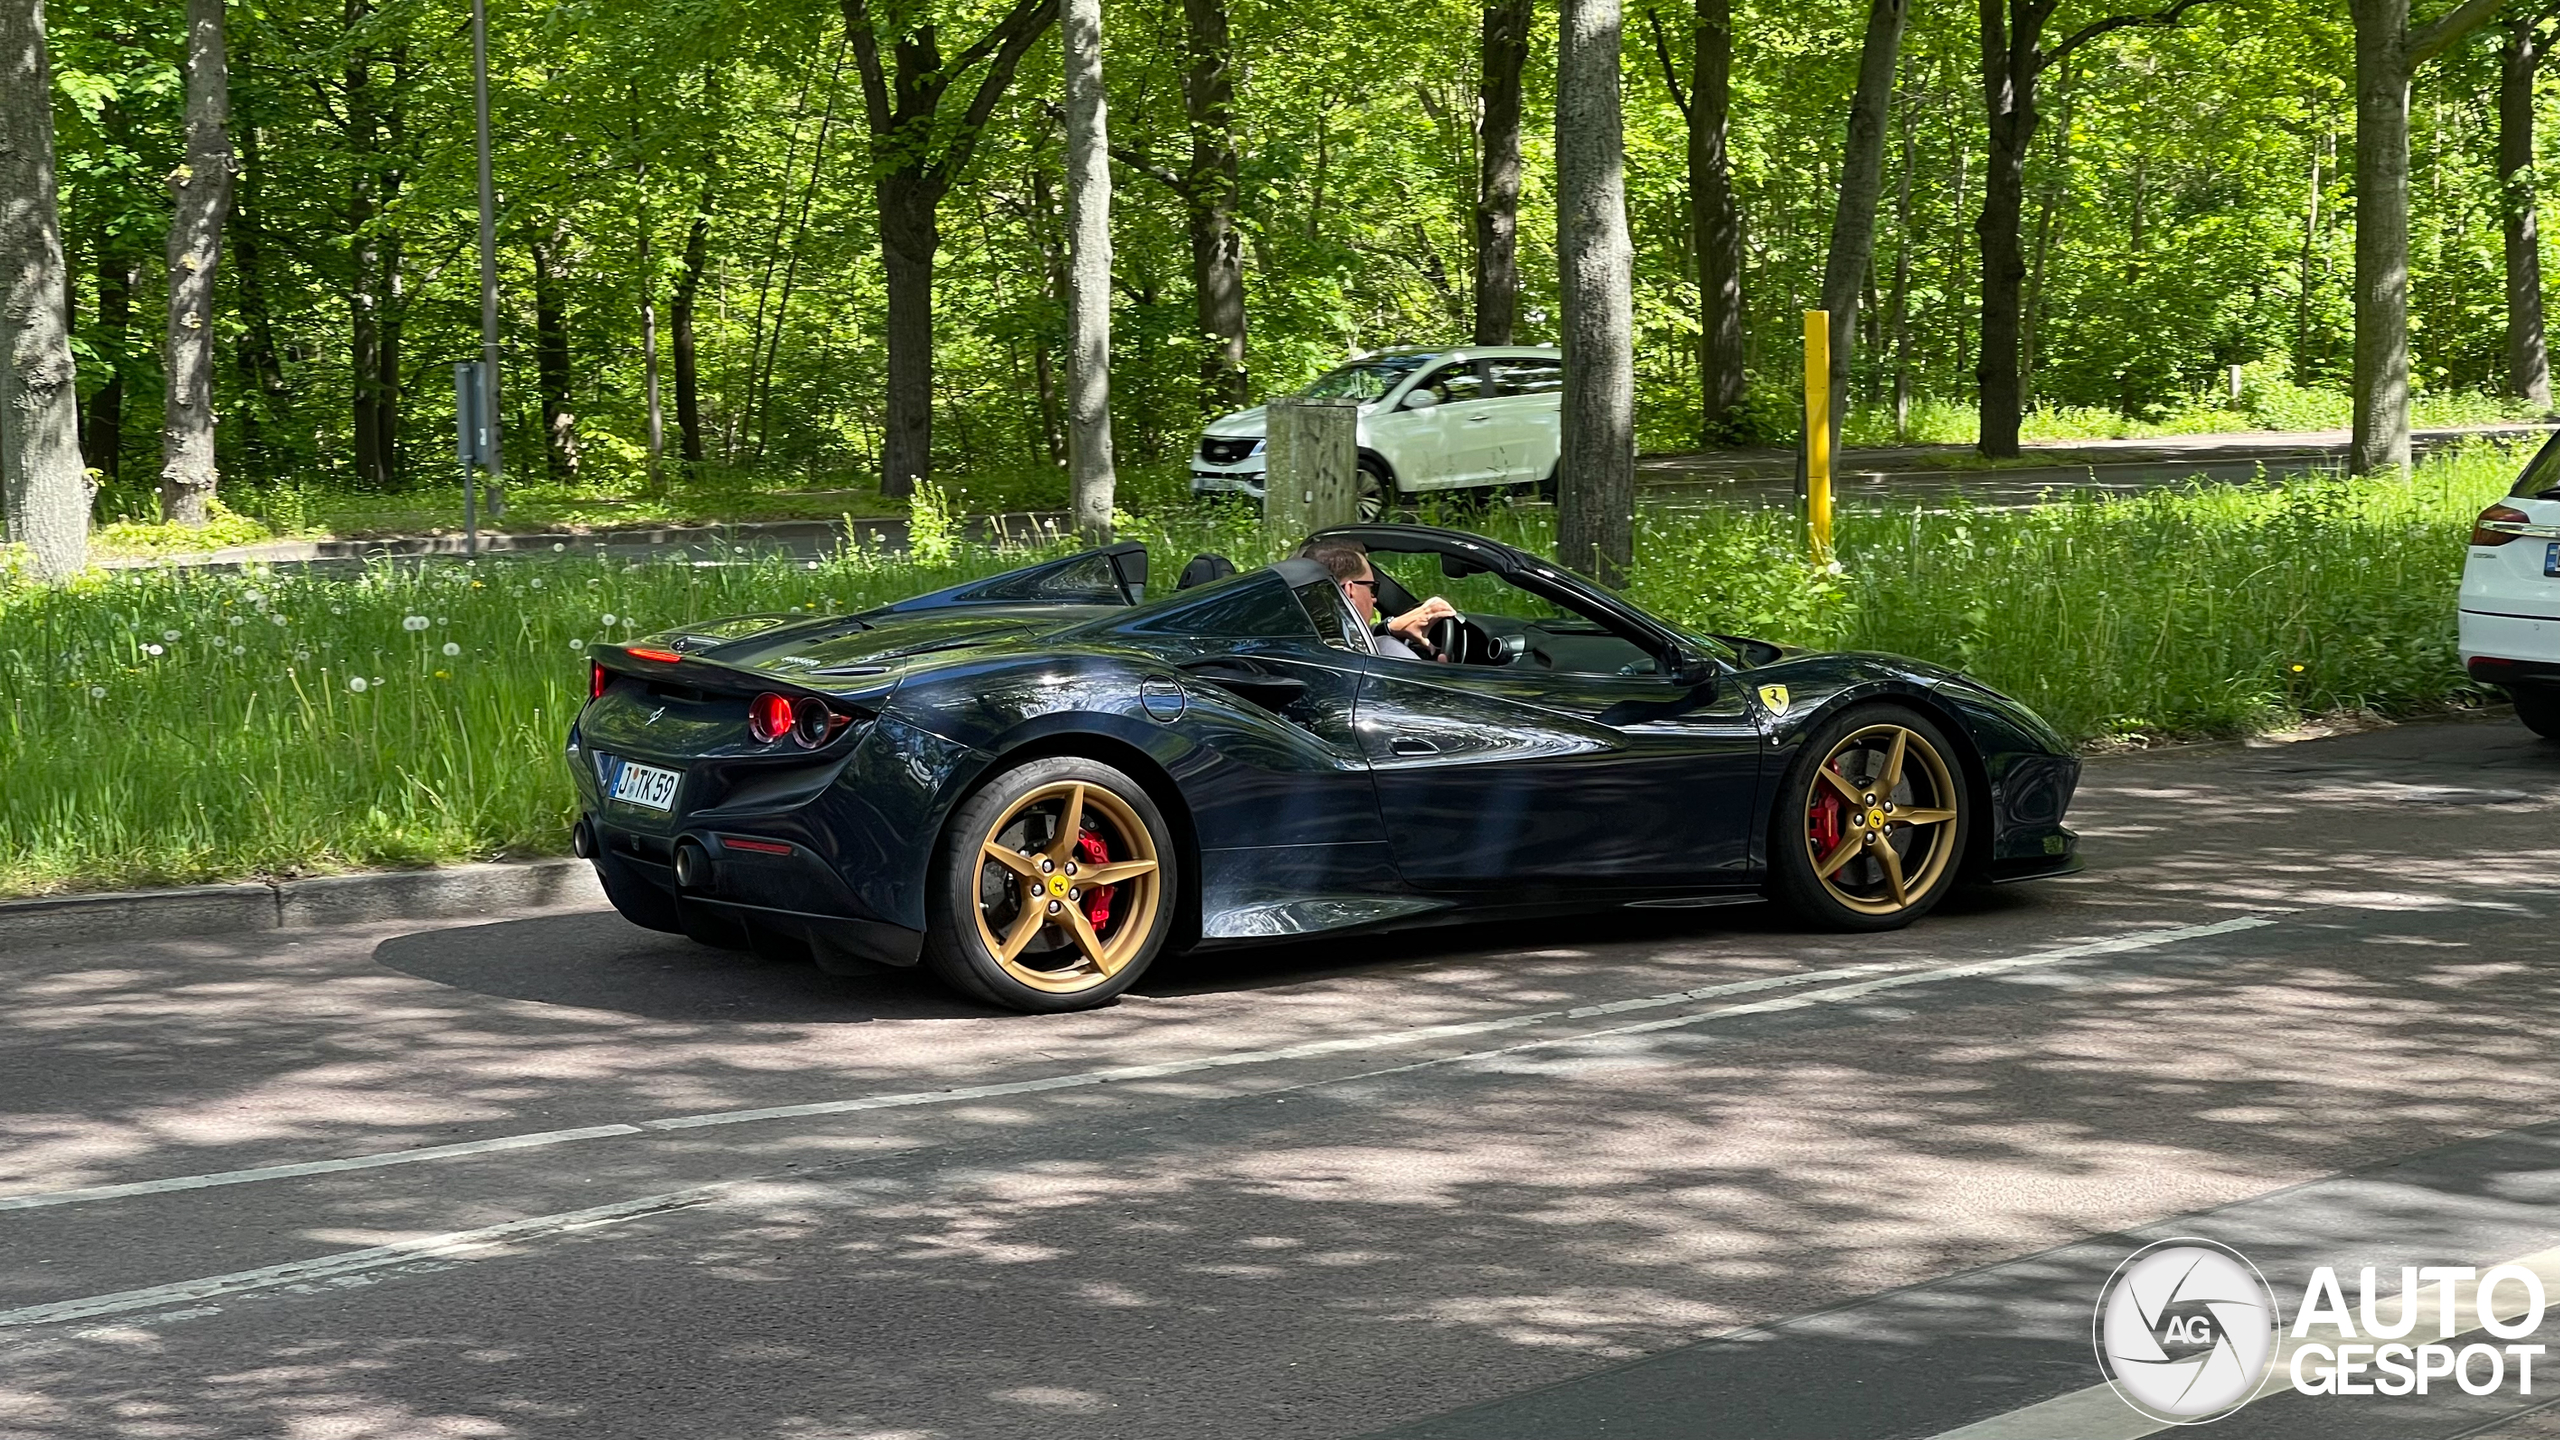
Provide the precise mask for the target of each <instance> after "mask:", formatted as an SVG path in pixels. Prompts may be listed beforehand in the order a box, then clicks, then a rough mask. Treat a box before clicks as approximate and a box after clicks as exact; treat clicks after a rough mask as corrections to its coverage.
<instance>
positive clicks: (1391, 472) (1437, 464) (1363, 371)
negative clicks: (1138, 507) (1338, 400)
mask: <svg viewBox="0 0 2560 1440" xmlns="http://www.w3.org/2000/svg"><path fill="white" fill-rule="evenodd" d="M1563 391H1564V356H1563V355H1562V354H1560V353H1558V352H1557V351H1556V350H1555V349H1554V348H1553V347H1551V346H1540V345H1494V346H1483V345H1478V346H1468V347H1464V348H1445V347H1424V346H1398V347H1395V348H1393V349H1389V350H1381V351H1379V352H1377V353H1376V354H1374V355H1366V356H1363V357H1361V358H1360V359H1357V360H1354V361H1352V362H1351V363H1350V364H1348V365H1344V366H1342V367H1340V368H1338V369H1334V370H1330V371H1327V372H1326V373H1325V374H1324V375H1322V376H1320V377H1318V378H1317V380H1316V382H1315V383H1314V384H1312V385H1309V386H1308V387H1307V388H1306V389H1304V390H1302V391H1300V392H1299V394H1300V395H1302V396H1305V397H1308V398H1311V399H1322V398H1328V397H1348V398H1351V399H1356V400H1358V401H1359V402H1360V421H1359V439H1360V515H1361V518H1362V519H1369V520H1374V519H1376V518H1377V517H1378V516H1379V515H1381V514H1383V513H1384V512H1385V510H1386V508H1387V507H1388V506H1389V505H1391V504H1397V503H1403V502H1406V501H1410V500H1411V499H1412V498H1413V497H1414V496H1417V495H1421V494H1424V493H1426V492H1429V491H1434V490H1475V489H1485V488H1488V487H1494V486H1510V485H1526V486H1535V487H1538V489H1539V490H1540V492H1541V493H1543V494H1546V495H1548V496H1549V497H1552V496H1553V495H1554V491H1555V475H1556V457H1557V455H1558V453H1559V452H1560V448H1561V444H1562V418H1561V413H1560V410H1559V406H1560V405H1561V404H1562V400H1563ZM1263 427H1264V421H1263V407H1262V406H1259V405H1257V406H1255V407H1253V408H1252V409H1250V410H1239V411H1237V412H1236V413H1234V414H1233V415H1228V416H1224V417H1222V418H1220V419H1218V420H1215V421H1213V422H1211V423H1210V425H1209V428H1208V429H1207V430H1206V431H1204V432H1203V433H1202V434H1201V436H1200V448H1199V449H1198V450H1197V451H1196V452H1194V453H1193V455H1192V458H1191V493H1192V494H1194V495H1211V494H1218V493H1222V492H1224V493H1235V494H1243V495H1251V496H1253V497H1254V498H1256V499H1260V498H1261V496H1262V477H1263V471H1264V454H1263V434H1264V428H1263Z"/></svg>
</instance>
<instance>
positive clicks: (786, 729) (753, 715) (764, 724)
mask: <svg viewBox="0 0 2560 1440" xmlns="http://www.w3.org/2000/svg"><path fill="white" fill-rule="evenodd" d="M796 718H797V717H796V716H794V715H793V714H792V712H791V701H790V699H789V697H787V696H782V695H776V694H774V693H773V692H772V691H770V690H767V691H766V692H764V693H763V694H761V695H759V696H757V697H756V698H755V699H754V700H753V701H752V702H750V703H749V704H748V706H747V733H748V734H750V735H753V736H755V737H756V739H757V740H759V741H762V742H763V743H765V744H767V745H770V744H772V743H773V742H774V741H776V740H779V739H781V738H782V737H783V736H785V735H788V734H790V733H791V726H792V723H793V721H794V720H795V719H796Z"/></svg>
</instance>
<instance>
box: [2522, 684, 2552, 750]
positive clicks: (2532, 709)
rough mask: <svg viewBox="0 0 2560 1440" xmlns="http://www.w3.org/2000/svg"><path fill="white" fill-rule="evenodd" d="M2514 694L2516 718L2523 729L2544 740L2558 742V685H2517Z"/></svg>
mask: <svg viewBox="0 0 2560 1440" xmlns="http://www.w3.org/2000/svg"><path fill="white" fill-rule="evenodd" d="M2514 694H2515V701H2516V718H2517V719H2519V720H2521V721H2523V722H2524V728H2526V729H2527V730H2530V731H2532V732H2533V733H2534V734H2536V735H2539V736H2541V737H2542V738H2543V739H2545V740H2560V685H2553V686H2548V687H2543V686H2531V685H2519V686H2517V687H2516V689H2515V691H2514Z"/></svg>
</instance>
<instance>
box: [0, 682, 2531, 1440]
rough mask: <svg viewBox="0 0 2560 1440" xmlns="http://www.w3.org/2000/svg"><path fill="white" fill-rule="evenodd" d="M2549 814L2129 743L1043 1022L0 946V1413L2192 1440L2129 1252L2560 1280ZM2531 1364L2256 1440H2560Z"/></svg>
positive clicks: (2268, 1408) (536, 929)
mask: <svg viewBox="0 0 2560 1440" xmlns="http://www.w3.org/2000/svg"><path fill="white" fill-rule="evenodd" d="M2556 797H2560V745H2550V744H2545V743H2541V742H2536V741H2533V740H2532V739H2531V738H2530V737H2529V736H2528V735H2526V733H2525V732H2524V731H2522V730H2521V729H2520V728H2519V727H2517V726H2516V725H2515V724H2514V723H2513V722H2512V721H2494V720H2485V721H2470V722H2458V723H2443V724H2428V725H2411V726H2405V727H2401V728H2398V729H2393V730H2387V731H2381V732H2376V733H2371V734H2366V735H2359V736H2351V737H2346V738H2341V739H2333V740H2324V741H2317V742H2307V743H2301V744H2295V745H2290V746H2277V747H2268V748H2250V749H2242V748H2237V747H2233V748H2222V749H2200V750H2183V751H2169V752H2157V753H2152V754H2147V755H2138V756H2132V757H2125V758H2118V759H2108V760H2101V761H2097V762H2094V763H2093V765H2092V768H2091V772H2090V775H2089V779H2088V782H2087V785H2086V787H2085V789H2084V791H2083V797H2082V800H2081V802H2080V805H2079V806H2078V808H2077V810H2076V812H2075V813H2076V817H2077V821H2078V824H2079V825H2080V827H2081V828H2082V829H2083V831H2084V832H2085V834H2086V835H2087V837H2088V841H2087V852H2088V856H2089V859H2090V862H2091V869H2090V871H2089V872H2088V873H2087V874H2086V875H2083V876H2081V877H2077V878H2074V879H2070V880H2066V881H2060V882H2052V883H2047V884H2042V885H2035V886H2023V887H2017V888H2014V889H2010V890H2003V891H1996V892H1990V893H1987V894H1982V895H1975V896H1968V897H1965V898H1964V899H1963V900H1962V903H1960V904H1957V905H1954V906H1952V907H1950V908H1949V909H1948V910H1946V911H1944V912H1942V913H1941V914H1940V915H1938V916H1936V917H1933V918H1932V919H1930V920H1928V921H1926V922H1924V923H1923V924H1921V925H1920V926H1918V927H1916V928H1914V929H1912V930H1910V931H1907V932H1904V933H1902V934H1899V935H1895V936H1889V937H1883V938H1878V939H1849V938H1843V937H1838V936H1826V935H1808V934H1802V933H1798V932H1796V931H1794V930H1792V929H1790V928H1788V927H1787V926H1786V925H1785V924H1784V923H1782V921H1781V920H1780V919H1779V918H1778V917H1777V916H1775V915H1773V914H1770V913H1767V912H1765V911H1764V910H1763V909H1761V908H1759V907H1746V908H1737V909H1723V910H1710V911H1699V912H1688V913H1686V914H1677V913H1671V914H1666V913H1662V912H1652V913H1648V914H1641V915H1639V914H1634V913H1627V914H1620V915H1615V916H1610V917H1605V918H1602V919H1599V920H1594V921H1586V922H1576V923H1571V924H1564V923H1559V924H1553V925H1548V926H1544V927H1539V928H1535V929H1527V928H1521V927H1512V928H1510V929H1507V930H1504V931H1500V932H1487V931H1482V930H1474V931H1450V932H1442V933H1437V934H1432V935H1428V936H1423V937H1403V938H1391V939H1385V940H1376V941H1365V942H1338V943H1331V944H1321V945H1299V946H1292V947H1288V948H1280V949H1272V950H1266V951H1261V952H1257V953H1253V954H1250V955H1247V956H1241V957H1233V958H1227V959H1221V960H1215V961H1211V960H1207V959H1203V960H1199V961H1195V962H1186V963H1180V964H1175V965H1171V966H1168V967H1166V968H1165V969H1164V970H1162V971H1160V972H1159V973H1158V974H1157V975H1156V976H1154V977H1151V979H1150V980H1149V982H1148V983H1147V984H1146V985H1144V986H1143V987H1142V988H1141V990H1140V991H1139V992H1138V993H1136V994H1135V995H1133V996H1131V997H1130V998H1128V999H1127V1000H1125V1001H1124V1002H1123V1003H1121V1004H1119V1005H1117V1006H1115V1007H1113V1008H1111V1009H1108V1010H1104V1011H1100V1012H1097V1013H1093V1014H1087V1015H1079V1016H1067V1017H1058V1018H1046V1019H1033V1018H1024V1017H1018V1016H1009V1015H997V1014H990V1013H987V1012H983V1011H980V1010H977V1009H973V1008H971V1007H969V1006H967V1005H964V1004H961V1003H958V1002H956V1001H954V1000H952V999H950V998H948V997H946V996H944V995H943V994H941V993H940V992H938V991H935V990H933V989H931V988H929V987H927V986H926V985H924V984H922V983H911V982H908V981H906V980H904V979H888V980H847V979H835V978H830V977H827V976H824V975H821V974H819V973H818V972H816V971H814V970H811V969H804V968H798V967H790V966H780V965H773V964H767V963H761V962H756V961H751V960H745V959H741V958H738V957H734V956H730V955H727V954H723V953H718V952H712V951H706V950H702V949H699V948H696V947H694V946H691V945H690V944H687V943H684V942H680V941H675V940H672V939H668V938H663V937H657V936H653V935H648V934H644V933H642V932H639V931H635V930H632V929H630V928H628V927H626V926H624V925H622V924H621V923H620V922H619V921H618V920H617V919H616V918H614V917H613V916H611V915H609V914H595V913H576V912H571V913H557V912H555V913H545V914H529V915H508V916H491V917H488V918H487V919H486V920H485V921H482V922H477V923H461V924H450V925H441V926H422V925H419V924H416V923H407V924H399V925H377V926H372V927H366V928H356V929H343V930H328V931H310V932H303V933H299V934H295V933H289V932H280V933H270V934H264V935H256V936H248V937H238V938H225V939H204V940H198V941H192V942H166V943H148V944H143V943H136V944H126V945H118V946H105V947H95V948H88V949H79V950H69V949H64V950H52V951H44V952H26V951H20V952H17V953H11V954H0V1137H5V1138H0V1197H6V1198H0V1436H5V1437H8V1440H39V1437H40V1440H75V1437H76V1440H98V1437H123V1436H134V1437H153V1440H159V1437H170V1440H192V1437H222V1436H239V1437H292V1440H318V1437H411V1436H469V1437H518V1436H523V1437H555V1436H558V1437H616V1440H619V1437H687V1440H691V1437H719V1440H731V1437H774V1440H856V1437H861V1440H893V1437H895V1440H923V1437H957V1436H966V1437H978V1436H990V1437H1013V1436H1036V1437H1041V1440H1052V1437H1054V1440H1083V1437H1094V1440H1104V1437H1109V1440H1136V1437H1167V1440H1175V1437H1179V1440H1199V1437H1223V1436H1251V1437H1253V1440H1286V1437H1336V1436H1340V1437H1350V1436H1363V1435H1378V1434H1392V1435H1397V1436H1403V1437H1424V1436H1434V1437H1457V1436H1466V1437H1576V1436H1611V1437H1619V1436H1719V1437H1727V1436H1731V1437H1755V1436H1772V1437H1774V1436H1803V1437H1827V1440H1880V1437H1887V1436H1901V1437H1941V1436H1956V1435H1962V1436H1964V1437H1966V1440H1991V1437H2002V1440H2032V1437H2035V1436H2038V1435H2045V1436H2063V1435H2068V1436H2073V1437H2083V1440H2086V1437H2096V1436H2100V1435H2121V1436H2127V1437H2130V1436H2133V1435H2139V1434H2145V1433H2151V1432H2152V1431H2153V1430H2156V1429H2158V1428H2159V1427H2156V1426H2152V1425H2151V1424H2150V1422H2147V1421H2142V1420H2140V1418H2139V1417H2137V1416H2135V1415H2134V1414H2133V1412H2131V1411H2130V1410H2129V1409H2126V1408H2125V1407H2124V1406H2122V1405H2121V1404H2120V1403H2118V1402H2116V1401H2115V1400H2114V1399H2113V1397H2112V1395H2111V1394H2110V1393H2109V1392H2107V1391H2105V1390H2104V1389H2099V1390H2097V1391H2096V1392H2095V1393H2094V1395H2093V1394H2092V1393H2091V1387H2093V1386H2098V1385H2100V1384H2101V1377H2100V1375H2099V1372H2098V1370H2097V1368H2096V1365H2095V1362H2094V1360H2093V1358H2092V1354H2091V1349H2090V1313H2091V1305H2092V1303H2093V1302H2094V1300H2095V1298H2096V1295H2097V1290H2098V1286H2099V1284H2100V1282H2101V1281H2103V1280H2104V1279H2105V1277H2106V1275H2107V1274H2108V1272H2109V1271H2110V1270H2111V1269H2112V1267H2113V1266H2114V1265H2115V1264H2116V1263H2117V1262H2118V1261H2120V1260H2122V1259H2123V1258H2124V1257H2125V1256H2126V1255H2127V1254H2129V1253H2130V1252H2131V1251H2132V1250H2133V1248H2134V1247H2135V1246H2136V1245H2137V1244H2139V1243H2141V1242H2142V1241H2144V1240H2147V1239H2149V1238H2153V1237H2161V1236H2174V1235H2203V1236H2207V1237H2211V1238H2218V1239H2222V1240H2224V1241H2227V1242H2228V1243H2231V1244H2233V1245H2235V1246H2238V1247H2240V1248H2241V1249H2242V1250H2243V1251H2244V1252H2245V1253H2247V1254H2249V1255H2250V1256H2251V1257H2252V1258H2253V1259H2254V1260H2255V1261H2256V1262H2257V1264H2258V1265H2259V1266H2260V1268H2261V1269H2262V1270H2264V1271H2265V1273H2266V1274H2267V1276H2268V1278H2269V1280H2270V1281H2271V1282H2272V1283H2273V1285H2274V1287H2275V1290H2276V1292H2277V1294H2278V1296H2279V1299H2280V1303H2281V1304H2282V1305H2283V1306H2284V1308H2285V1311H2286V1313H2287V1314H2291V1313H2292V1311H2293V1308H2294V1303H2295V1300H2296V1298H2298V1296H2299V1294H2300V1287H2301V1285H2302V1283H2303V1280H2304V1278H2305V1276H2306V1275H2307V1274H2308V1271H2309V1267H2311V1266H2313V1265H2317V1264H2332V1265H2337V1266H2341V1267H2349V1268H2348V1269H2346V1270H2344V1271H2342V1273H2344V1274H2346V1275H2347V1276H2348V1278H2349V1286H2350V1289H2349V1294H2350V1297H2351V1298H2350V1303H2353V1302H2352V1294H2353V1288H2352V1287H2353V1268H2352V1267H2358V1266H2363V1265H2377V1266H2381V1267H2384V1273H2385V1274H2386V1276H2388V1275H2392V1274H2396V1273H2397V1272H2396V1268H2395V1267H2397V1266H2399V1265H2402V1264H2412V1265H2438V1264H2452V1265H2472V1266H2481V1267H2485V1266H2488V1265H2491V1264H2494V1263H2498V1262H2501V1261H2504V1260H2508V1259H2511V1258H2515V1257H2523V1256H2532V1255H2536V1254H2539V1253H2541V1252H2546V1251H2549V1250H2551V1249H2552V1248H2553V1247H2554V1246H2555V1245H2560V1044H2555V1041H2560V970H2555V967H2554V966H2553V964H2552V960H2553V957H2554V953H2555V952H2554V947H2553V945H2552V943H2551V937H2552V932H2553V928H2554V916H2555V915H2556V914H2560V848H2555V841H2556V840H2560V829H2556V828H2555V817H2560V798H2556ZM4 938H5V937H0V939H4ZM2555 1291H2560V1285H2556V1286H2555ZM2555 1299H2560V1294H2555ZM2555 1308H2556V1309H2560V1307H2555ZM2466 1323H2467V1322H2466ZM2533 1338H2534V1339H2536V1340H2547V1341H2550V1342H2551V1343H2552V1344H2553V1345H2554V1347H2555V1354H2560V1320H2555V1321H2553V1322H2552V1323H2551V1324H2549V1325H2547V1326H2546V1327H2545V1330H2544V1332H2543V1333H2542V1334H2539V1335H2537V1336H2535V1337H2533ZM2552 1363H2553V1364H2554V1365H2560V1358H2555V1359H2554V1360H2553V1362H2552ZM2537 1378H2538V1379H2540V1380H2544V1381H2547V1383H2545V1384H2543V1385H2542V1386H2540V1387H2539V1388H2538V1390H2537V1393H2536V1394H2535V1395H2532V1396H2520V1395H2517V1394H2515V1393H2514V1386H2513V1384H2512V1383H2510V1384H2509V1385H2508V1386H2507V1388H2506V1389H2505V1390H2504V1391H2502V1392H2501V1393H2499V1394H2495V1395H2491V1396H2486V1397H2474V1396H2470V1395H2467V1394H2465V1393H2462V1392H2460V1391H2458V1390H2453V1389H2450V1388H2448V1387H2447V1386H2446V1385H2445V1384H2444V1383H2442V1382H2439V1383H2438V1384H2437V1386H2436V1387H2435V1390H2434V1393H2433V1395H2432V1396H2431V1397H2417V1396H2409V1397H2403V1398H2397V1399H2393V1398H2386V1397H2378V1396H2375V1397H2355V1398H2343V1397H2342V1398H2327V1399H2307V1398H2303V1397H2300V1396H2296V1395H2293V1394H2291V1393H2289V1392H2288V1393H2282V1394H2277V1395H2272V1396H2269V1397H2268V1398H2266V1399H2262V1400H2260V1401H2259V1402H2258V1403H2257V1404H2255V1405H2253V1406H2252V1407H2251V1408H2249V1409H2248V1410H2246V1411H2243V1412H2242V1413H2241V1414H2240V1415H2239V1416H2237V1417H2235V1418H2233V1419H2230V1420H2226V1421H2223V1422H2221V1423H2220V1424H2218V1425H2216V1426H2214V1427H2212V1433H2214V1434H2216V1435H2230V1436H2252V1437H2271V1436H2297V1435H2299V1436H2306V1437H2307V1436H2312V1435H2315V1434H2316V1435H2318V1436H2319V1437H2321V1440H2359V1437H2366V1436H2371V1437H2375V1440H2382V1437H2394V1440H2412V1437H2422V1436H2452V1435H2457V1434H2492V1435H2498V1436H2503V1437H2515V1440H2521V1437H2525V1436H2550V1435H2555V1434H2560V1412H2543V1411H2536V1410H2534V1409H2533V1407H2536V1406H2539V1405H2542V1404H2545V1403H2549V1402H2551V1401H2553V1400H2560V1388H2554V1387H2560V1379H2553V1378H2551V1377H2537Z"/></svg>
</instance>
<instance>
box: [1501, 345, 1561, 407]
mask: <svg viewBox="0 0 2560 1440" xmlns="http://www.w3.org/2000/svg"><path fill="white" fill-rule="evenodd" d="M1563 389H1564V362H1563V361H1562V360H1558V359H1554V358H1551V357H1549V356H1544V355H1532V356H1521V355H1497V356H1495V357H1494V359H1493V393H1494V394H1495V396H1497V397H1500V396H1505V395H1553V394H1555V393H1557V392H1558V391H1561V390H1563Z"/></svg>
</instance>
